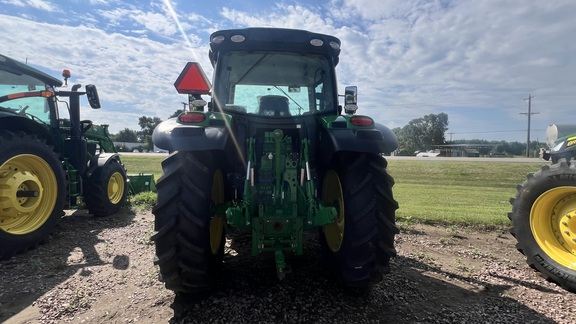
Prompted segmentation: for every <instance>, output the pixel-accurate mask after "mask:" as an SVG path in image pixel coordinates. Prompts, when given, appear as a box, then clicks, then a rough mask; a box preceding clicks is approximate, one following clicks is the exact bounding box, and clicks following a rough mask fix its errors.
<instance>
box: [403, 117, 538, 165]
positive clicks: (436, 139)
mask: <svg viewBox="0 0 576 324" xmlns="http://www.w3.org/2000/svg"><path fill="white" fill-rule="evenodd" d="M447 130H448V115H447V114H446V113H439V114H429V115H425V116H423V117H420V118H416V119H413V120H411V121H410V122H409V123H408V124H407V125H406V126H404V127H396V128H394V129H392V131H393V132H394V133H395V134H396V137H398V144H399V145H398V151H397V152H396V153H397V154H398V155H407V156H410V155H414V154H415V153H416V152H418V151H429V150H434V149H436V148H438V147H437V146H438V145H448V144H469V145H478V147H476V148H477V149H478V152H479V153H480V155H481V156H482V155H485V156H487V155H490V154H498V155H505V156H515V155H526V143H520V142H507V141H487V140H481V139H472V140H454V141H446V138H445V134H446V131H447ZM540 147H543V145H542V144H541V143H539V142H538V141H531V142H530V155H531V156H537V155H538V151H539V149H540Z"/></svg>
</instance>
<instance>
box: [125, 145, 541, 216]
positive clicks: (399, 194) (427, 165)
mask: <svg viewBox="0 0 576 324" xmlns="http://www.w3.org/2000/svg"><path fill="white" fill-rule="evenodd" d="M165 158H166V156H164V155H163V156H122V161H123V162H124V164H125V166H126V169H127V170H128V173H129V174H136V173H151V174H154V179H155V180H156V181H157V180H158V179H159V178H160V175H161V174H162V167H161V162H162V160H163V159H165ZM542 164H544V162H542V163H520V162H519V163H514V162H512V163H507V162H446V161H407V160H389V161H388V172H389V173H390V175H392V176H393V177H394V180H395V182H396V184H395V185H394V188H393V192H394V198H395V199H396V200H397V201H398V203H399V205H400V209H398V211H397V213H396V215H397V217H398V220H399V221H400V222H429V223H451V224H454V223H457V224H482V225H507V224H509V222H510V221H509V220H508V217H507V214H508V212H509V211H510V210H511V205H510V203H509V199H510V197H513V196H515V195H516V185H518V184H520V183H522V182H523V181H524V180H525V179H526V174H528V173H530V172H536V171H538V170H539V168H540V166H541V165H542ZM152 198H154V197H149V196H145V197H137V198H136V199H133V200H135V201H134V203H135V204H136V205H143V206H144V207H146V206H148V205H149V204H152V203H151V201H153V199H152Z"/></svg>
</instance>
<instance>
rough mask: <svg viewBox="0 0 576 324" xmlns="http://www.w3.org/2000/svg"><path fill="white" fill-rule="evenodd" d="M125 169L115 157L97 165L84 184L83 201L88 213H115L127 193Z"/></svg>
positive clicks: (102, 214)
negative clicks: (101, 164)
mask: <svg viewBox="0 0 576 324" xmlns="http://www.w3.org/2000/svg"><path fill="white" fill-rule="evenodd" d="M127 179H128V177H127V176H126V169H125V168H124V166H123V165H122V164H121V163H120V161H118V160H116V159H111V160H110V161H108V163H106V164H105V165H103V166H101V167H98V168H97V169H96V170H94V172H93V173H92V175H90V178H89V179H88V180H87V182H86V184H85V186H84V201H85V203H86V206H87V207H88V210H89V212H90V214H92V215H94V216H95V217H105V216H109V215H111V214H114V213H116V212H117V211H118V210H119V209H120V207H122V205H124V203H125V202H126V196H127V194H128V182H127V181H128V180H127Z"/></svg>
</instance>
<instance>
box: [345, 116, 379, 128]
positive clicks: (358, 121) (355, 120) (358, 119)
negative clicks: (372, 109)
mask: <svg viewBox="0 0 576 324" xmlns="http://www.w3.org/2000/svg"><path fill="white" fill-rule="evenodd" d="M350 124H352V125H354V126H372V125H374V120H373V119H372V118H370V117H366V116H354V117H352V118H350Z"/></svg>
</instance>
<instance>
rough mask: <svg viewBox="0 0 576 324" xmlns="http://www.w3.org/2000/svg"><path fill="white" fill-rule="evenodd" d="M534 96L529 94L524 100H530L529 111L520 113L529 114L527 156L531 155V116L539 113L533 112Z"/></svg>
mask: <svg viewBox="0 0 576 324" xmlns="http://www.w3.org/2000/svg"><path fill="white" fill-rule="evenodd" d="M532 98H534V96H532V95H530V94H529V95H528V98H526V99H524V100H528V112H527V113H520V115H526V116H528V136H527V139H526V157H530V116H532V115H536V114H539V112H532Z"/></svg>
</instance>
